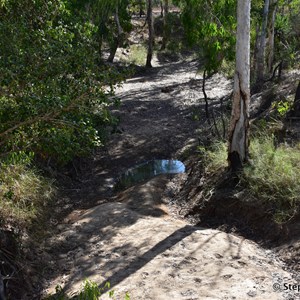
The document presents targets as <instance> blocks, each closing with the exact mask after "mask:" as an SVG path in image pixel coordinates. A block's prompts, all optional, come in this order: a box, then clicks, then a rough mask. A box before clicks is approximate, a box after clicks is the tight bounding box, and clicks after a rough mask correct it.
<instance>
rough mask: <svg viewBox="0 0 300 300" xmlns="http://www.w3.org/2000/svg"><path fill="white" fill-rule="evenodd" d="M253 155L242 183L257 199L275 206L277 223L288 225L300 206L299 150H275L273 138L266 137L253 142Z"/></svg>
mask: <svg viewBox="0 0 300 300" xmlns="http://www.w3.org/2000/svg"><path fill="white" fill-rule="evenodd" d="M250 153H251V156H252V157H251V164H250V165H248V166H246V167H245V168H244V170H243V174H242V181H243V183H244V184H245V185H246V187H247V189H248V191H249V192H250V193H251V194H252V195H253V196H254V197H256V198H258V199H261V200H263V201H268V202H270V203H272V204H274V207H275V209H276V212H275V215H274V217H275V219H276V221H278V222H284V221H287V219H289V218H290V217H292V216H293V215H294V214H295V213H296V211H297V206H298V205H299V203H300V185H299V183H300V150H299V147H289V146H287V145H284V144H283V145H280V146H278V147H275V146H274V138H273V137H272V136H271V137H270V136H269V137H267V136H264V137H260V138H256V139H254V140H253V141H252V142H251V147H250Z"/></svg>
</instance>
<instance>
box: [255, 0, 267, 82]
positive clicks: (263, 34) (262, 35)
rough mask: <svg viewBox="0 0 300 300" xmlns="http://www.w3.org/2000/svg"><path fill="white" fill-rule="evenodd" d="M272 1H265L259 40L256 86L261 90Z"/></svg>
mask: <svg viewBox="0 0 300 300" xmlns="http://www.w3.org/2000/svg"><path fill="white" fill-rule="evenodd" d="M269 6H270V0H264V9H263V17H262V25H261V32H260V36H259V38H258V41H259V42H258V47H257V50H258V51H257V56H256V70H255V71H256V86H257V87H258V88H260V87H261V86H262V84H263V82H264V75H265V49H266V35H267V25H268V15H269Z"/></svg>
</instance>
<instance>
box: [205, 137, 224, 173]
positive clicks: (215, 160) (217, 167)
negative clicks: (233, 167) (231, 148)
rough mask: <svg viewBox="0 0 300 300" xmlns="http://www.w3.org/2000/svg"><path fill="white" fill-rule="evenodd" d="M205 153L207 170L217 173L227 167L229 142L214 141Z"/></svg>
mask: <svg viewBox="0 0 300 300" xmlns="http://www.w3.org/2000/svg"><path fill="white" fill-rule="evenodd" d="M204 153H205V158H204V160H205V162H204V163H205V167H206V171H207V172H209V173H213V174H216V173H219V172H220V171H221V170H224V169H225V168H226V167H227V144H226V143H225V142H216V143H214V144H213V145H212V146H211V148H210V149H209V150H206V151H204Z"/></svg>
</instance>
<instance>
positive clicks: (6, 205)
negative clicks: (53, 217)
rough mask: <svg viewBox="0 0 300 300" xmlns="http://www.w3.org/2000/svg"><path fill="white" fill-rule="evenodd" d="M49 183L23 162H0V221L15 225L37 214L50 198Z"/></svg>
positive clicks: (27, 222)
mask: <svg viewBox="0 0 300 300" xmlns="http://www.w3.org/2000/svg"><path fill="white" fill-rule="evenodd" d="M54 193H55V188H54V186H53V182H51V181H50V180H47V179H45V178H44V177H43V176H41V175H40V174H38V172H37V171H36V170H34V169H32V168H29V167H27V166H25V165H23V164H15V165H1V170H0V222H1V223H2V224H7V223H13V224H17V225H19V226H23V225H26V224H29V223H30V222H31V221H32V220H33V219H36V218H38V217H39V214H40V213H41V211H42V209H43V208H44V207H45V206H46V205H47V203H48V202H49V200H50V199H51V198H52V197H53V195H54Z"/></svg>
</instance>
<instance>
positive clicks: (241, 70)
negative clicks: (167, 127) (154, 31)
mask: <svg viewBox="0 0 300 300" xmlns="http://www.w3.org/2000/svg"><path fill="white" fill-rule="evenodd" d="M237 19H238V21H237V23H238V25H237V44H236V72H235V77H234V91H233V105H232V112H231V121H230V127H229V146H228V163H229V167H230V169H231V170H232V171H233V172H237V171H238V170H240V169H241V168H242V166H243V163H244V162H246V161H247V159H248V148H249V142H248V131H249V103H250V0H244V1H238V11H237Z"/></svg>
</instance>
